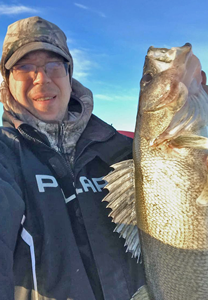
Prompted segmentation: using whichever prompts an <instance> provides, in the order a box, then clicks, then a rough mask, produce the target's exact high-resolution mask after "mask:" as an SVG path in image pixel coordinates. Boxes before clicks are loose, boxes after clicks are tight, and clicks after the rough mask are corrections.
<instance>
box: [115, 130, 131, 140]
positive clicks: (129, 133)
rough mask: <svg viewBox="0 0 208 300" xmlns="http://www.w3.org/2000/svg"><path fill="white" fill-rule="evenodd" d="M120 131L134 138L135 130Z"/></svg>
mask: <svg viewBox="0 0 208 300" xmlns="http://www.w3.org/2000/svg"><path fill="white" fill-rule="evenodd" d="M118 132H119V133H121V134H123V135H126V136H128V137H130V138H132V139H133V138H134V132H132V131H122V130H118Z"/></svg>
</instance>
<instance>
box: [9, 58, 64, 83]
mask: <svg viewBox="0 0 208 300" xmlns="http://www.w3.org/2000/svg"><path fill="white" fill-rule="evenodd" d="M38 68H43V69H44V72H45V73H46V75H47V76H48V77H49V78H61V77H65V76H66V75H67V74H68V71H69V63H68V62H62V61H52V62H48V63H47V64H45V65H43V66H36V65H33V64H23V65H18V64H16V65H15V66H14V67H12V69H11V71H12V73H13V76H14V79H15V80H17V81H27V80H29V79H33V80H35V78H36V76H37V73H38Z"/></svg>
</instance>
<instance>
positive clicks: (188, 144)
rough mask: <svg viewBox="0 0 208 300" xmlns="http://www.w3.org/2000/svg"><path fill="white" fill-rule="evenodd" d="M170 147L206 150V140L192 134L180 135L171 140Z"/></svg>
mask: <svg viewBox="0 0 208 300" xmlns="http://www.w3.org/2000/svg"><path fill="white" fill-rule="evenodd" d="M171 145H172V146H175V147H178V148H194V149H201V150H203V149H204V150H206V149H208V138H207V137H204V136H198V135H194V134H190V135H180V136H178V137H177V138H175V139H173V140H171Z"/></svg>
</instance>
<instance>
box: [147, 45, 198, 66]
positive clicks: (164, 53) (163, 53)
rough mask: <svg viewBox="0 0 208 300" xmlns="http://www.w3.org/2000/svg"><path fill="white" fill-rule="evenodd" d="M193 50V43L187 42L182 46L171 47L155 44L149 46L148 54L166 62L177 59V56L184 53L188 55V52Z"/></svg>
mask: <svg viewBox="0 0 208 300" xmlns="http://www.w3.org/2000/svg"><path fill="white" fill-rule="evenodd" d="M191 50H192V45H191V44H190V43H186V44H185V45H183V46H182V47H173V48H171V49H167V48H155V47H153V46H151V47H149V49H148V51H147V56H148V57H150V58H152V59H154V60H156V61H159V62H164V63H171V62H172V61H174V60H175V59H176V57H178V56H181V55H183V56H184V57H186V55H187V54H188V53H190V52H191Z"/></svg>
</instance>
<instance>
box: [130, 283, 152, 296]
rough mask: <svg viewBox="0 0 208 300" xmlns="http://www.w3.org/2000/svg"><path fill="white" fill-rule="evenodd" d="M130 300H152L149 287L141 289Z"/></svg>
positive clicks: (144, 286)
mask: <svg viewBox="0 0 208 300" xmlns="http://www.w3.org/2000/svg"><path fill="white" fill-rule="evenodd" d="M130 300H151V298H150V296H149V293H148V290H147V286H146V285H143V286H142V287H141V288H139V289H138V291H137V292H136V293H135V294H134V295H133V297H132V298H131V299H130Z"/></svg>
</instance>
